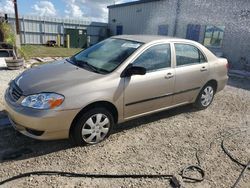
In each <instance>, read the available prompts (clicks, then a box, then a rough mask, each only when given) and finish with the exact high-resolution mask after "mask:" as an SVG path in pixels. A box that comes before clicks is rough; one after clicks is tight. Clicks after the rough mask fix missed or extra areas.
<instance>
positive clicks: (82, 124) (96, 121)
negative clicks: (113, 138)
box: [70, 108, 114, 146]
mask: <svg viewBox="0 0 250 188" xmlns="http://www.w3.org/2000/svg"><path fill="white" fill-rule="evenodd" d="M72 126H73V127H72V130H71V131H70V141H71V143H72V144H73V145H75V146H84V145H94V144H98V143H100V142H102V141H103V140H105V139H106V138H108V137H109V135H110V134H111V132H112V130H113V127H114V118H113V115H112V114H111V113H110V112H109V111H108V110H106V109H105V108H93V109H91V110H89V111H87V112H85V113H83V114H82V115H81V116H80V117H79V118H78V119H77V120H76V122H75V124H73V125H72Z"/></svg>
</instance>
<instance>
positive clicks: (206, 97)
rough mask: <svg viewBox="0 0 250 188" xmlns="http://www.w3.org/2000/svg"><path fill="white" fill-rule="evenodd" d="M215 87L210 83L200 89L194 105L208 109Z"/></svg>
mask: <svg viewBox="0 0 250 188" xmlns="http://www.w3.org/2000/svg"><path fill="white" fill-rule="evenodd" d="M214 94H215V89H214V87H213V86H212V85H210V84H208V85H206V86H204V87H203V88H202V90H201V91H200V93H199V95H198V97H197V99H196V101H195V104H194V106H195V107H197V108H198V109H201V110H203V109H206V108H207V107H208V106H209V105H210V104H211V103H212V101H213V98H214Z"/></svg>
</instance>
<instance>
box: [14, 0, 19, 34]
mask: <svg viewBox="0 0 250 188" xmlns="http://www.w3.org/2000/svg"><path fill="white" fill-rule="evenodd" d="M13 3H14V9H15V17H16V34H18V35H19V34H20V29H19V19H18V10H17V0H13Z"/></svg>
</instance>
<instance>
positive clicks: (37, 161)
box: [0, 70, 250, 188]
mask: <svg viewBox="0 0 250 188" xmlns="http://www.w3.org/2000/svg"><path fill="white" fill-rule="evenodd" d="M19 72H20V71H7V70H0V95H1V96H0V97H1V99H0V109H1V108H2V109H3V105H2V102H3V101H2V100H3V99H2V97H3V91H4V90H5V88H6V87H7V84H8V81H9V80H10V79H12V78H13V77H15V76H16V75H17V74H18V73H19ZM229 84H230V85H231V86H230V85H228V86H226V88H225V89H224V90H223V91H222V92H220V93H218V94H217V95H216V96H215V99H214V102H213V104H212V105H211V106H210V107H209V108H208V109H206V110H204V111H196V110H195V109H194V108H192V107H191V106H190V105H188V106H184V107H179V108H176V109H172V110H169V111H165V112H161V113H157V114H154V115H151V116H147V117H144V118H140V119H136V120H133V121H130V122H127V123H124V124H122V125H119V126H118V127H117V128H116V131H115V133H114V134H112V135H111V136H110V137H109V139H107V140H106V141H104V142H102V143H101V144H98V145H95V146H88V147H76V148H71V147H70V145H69V143H68V142H67V141H64V140H62V141H51V142H42V141H36V140H33V139H30V138H27V137H25V136H22V135H20V134H18V133H17V132H15V131H14V130H13V129H12V128H6V129H2V130H0V163H1V164H0V181H2V180H4V179H6V178H9V177H12V176H14V175H17V174H20V173H26V172H32V171H43V170H57V171H67V172H77V173H90V174H92V173H93V174H178V173H179V172H180V171H181V170H182V169H183V168H184V167H185V166H187V165H189V164H197V163H198V161H197V158H196V154H197V156H198V158H199V160H200V163H201V167H202V168H203V169H204V170H205V173H206V175H205V180H204V181H203V182H201V183H196V184H192V183H191V184H188V183H184V186H185V187H231V186H232V185H233V183H234V182H235V181H236V179H237V177H238V176H239V174H240V172H241V170H242V167H241V166H238V165H237V164H236V163H234V162H232V161H231V160H230V159H229V157H228V156H226V155H225V153H224V152H223V151H222V149H221V146H220V145H221V141H222V139H223V138H225V137H227V136H228V135H230V134H232V133H235V132H237V133H238V134H236V135H234V136H232V137H230V138H228V139H227V140H225V145H226V146H227V148H228V149H229V150H230V151H231V152H232V154H233V155H234V156H235V157H236V158H238V159H239V160H240V161H242V162H244V163H247V160H249V159H250V148H249V146H250V128H249V127H250V108H249V106H250V81H249V80H248V81H246V80H245V81H242V80H230V81H229ZM242 88H244V89H242ZM239 131H244V132H240V133H239ZM48 146H49V147H48ZM20 149H26V150H27V149H28V150H27V151H26V153H27V154H23V155H22V156H21V157H19V158H18V159H14V160H3V158H2V157H3V156H5V154H6V153H7V152H10V151H15V150H20ZM34 186H39V187H170V185H169V181H168V180H165V179H94V178H72V177H59V176H56V175H53V176H31V177H27V178H23V179H18V180H15V181H12V182H9V183H7V184H5V185H3V187H20V188H21V187H24V188H29V187H34ZM239 187H245V188H249V187H250V170H248V171H247V172H246V174H245V176H244V178H243V179H242V180H241V181H240V186H239Z"/></svg>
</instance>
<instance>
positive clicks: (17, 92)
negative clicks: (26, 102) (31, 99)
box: [9, 81, 23, 102]
mask: <svg viewBox="0 0 250 188" xmlns="http://www.w3.org/2000/svg"><path fill="white" fill-rule="evenodd" d="M22 93H23V92H22V90H21V89H20V88H19V87H18V86H17V85H16V83H15V82H14V81H12V82H11V83H10V88H9V94H10V96H11V98H12V99H13V100H14V102H16V101H17V100H18V99H20V97H21V96H22Z"/></svg>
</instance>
